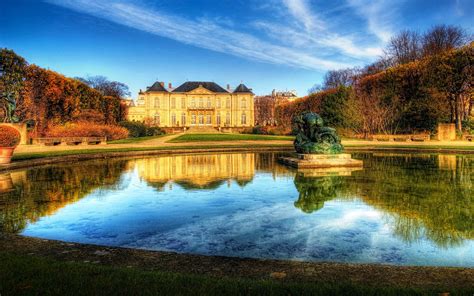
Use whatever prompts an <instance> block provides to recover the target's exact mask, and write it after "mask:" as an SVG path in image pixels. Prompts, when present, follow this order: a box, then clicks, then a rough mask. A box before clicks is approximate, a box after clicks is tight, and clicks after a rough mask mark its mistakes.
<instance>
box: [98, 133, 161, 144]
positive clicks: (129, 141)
mask: <svg viewBox="0 0 474 296" xmlns="http://www.w3.org/2000/svg"><path fill="white" fill-rule="evenodd" d="M164 136H166V134H163V135H159V136H149V137H139V138H127V139H121V140H115V141H108V142H107V143H108V144H134V143H141V142H144V141H148V140H153V139H158V138H161V137H164Z"/></svg>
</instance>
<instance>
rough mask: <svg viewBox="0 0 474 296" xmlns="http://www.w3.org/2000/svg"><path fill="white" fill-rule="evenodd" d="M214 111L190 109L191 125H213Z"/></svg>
mask: <svg viewBox="0 0 474 296" xmlns="http://www.w3.org/2000/svg"><path fill="white" fill-rule="evenodd" d="M213 113H214V112H213V111H209V110H202V111H201V110H196V111H189V115H190V117H191V125H192V126H206V125H207V126H211V125H212V116H213Z"/></svg>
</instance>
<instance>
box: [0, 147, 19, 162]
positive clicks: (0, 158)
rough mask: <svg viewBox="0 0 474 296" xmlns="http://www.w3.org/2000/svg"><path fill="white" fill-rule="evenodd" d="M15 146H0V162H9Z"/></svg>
mask: <svg viewBox="0 0 474 296" xmlns="http://www.w3.org/2000/svg"><path fill="white" fill-rule="evenodd" d="M15 148H16V147H0V164H8V163H10V162H11V160H12V155H13V151H14V150H15Z"/></svg>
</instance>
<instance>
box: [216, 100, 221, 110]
mask: <svg viewBox="0 0 474 296" xmlns="http://www.w3.org/2000/svg"><path fill="white" fill-rule="evenodd" d="M216 100H217V101H216V106H217V108H220V107H221V99H220V98H217V99H216Z"/></svg>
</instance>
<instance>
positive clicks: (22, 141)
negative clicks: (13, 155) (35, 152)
mask: <svg viewBox="0 0 474 296" xmlns="http://www.w3.org/2000/svg"><path fill="white" fill-rule="evenodd" d="M0 125H7V126H11V127H13V128H15V129H16V130H18V132H20V136H21V138H20V145H26V144H28V131H27V129H26V124H24V123H1V124H0Z"/></svg>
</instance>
